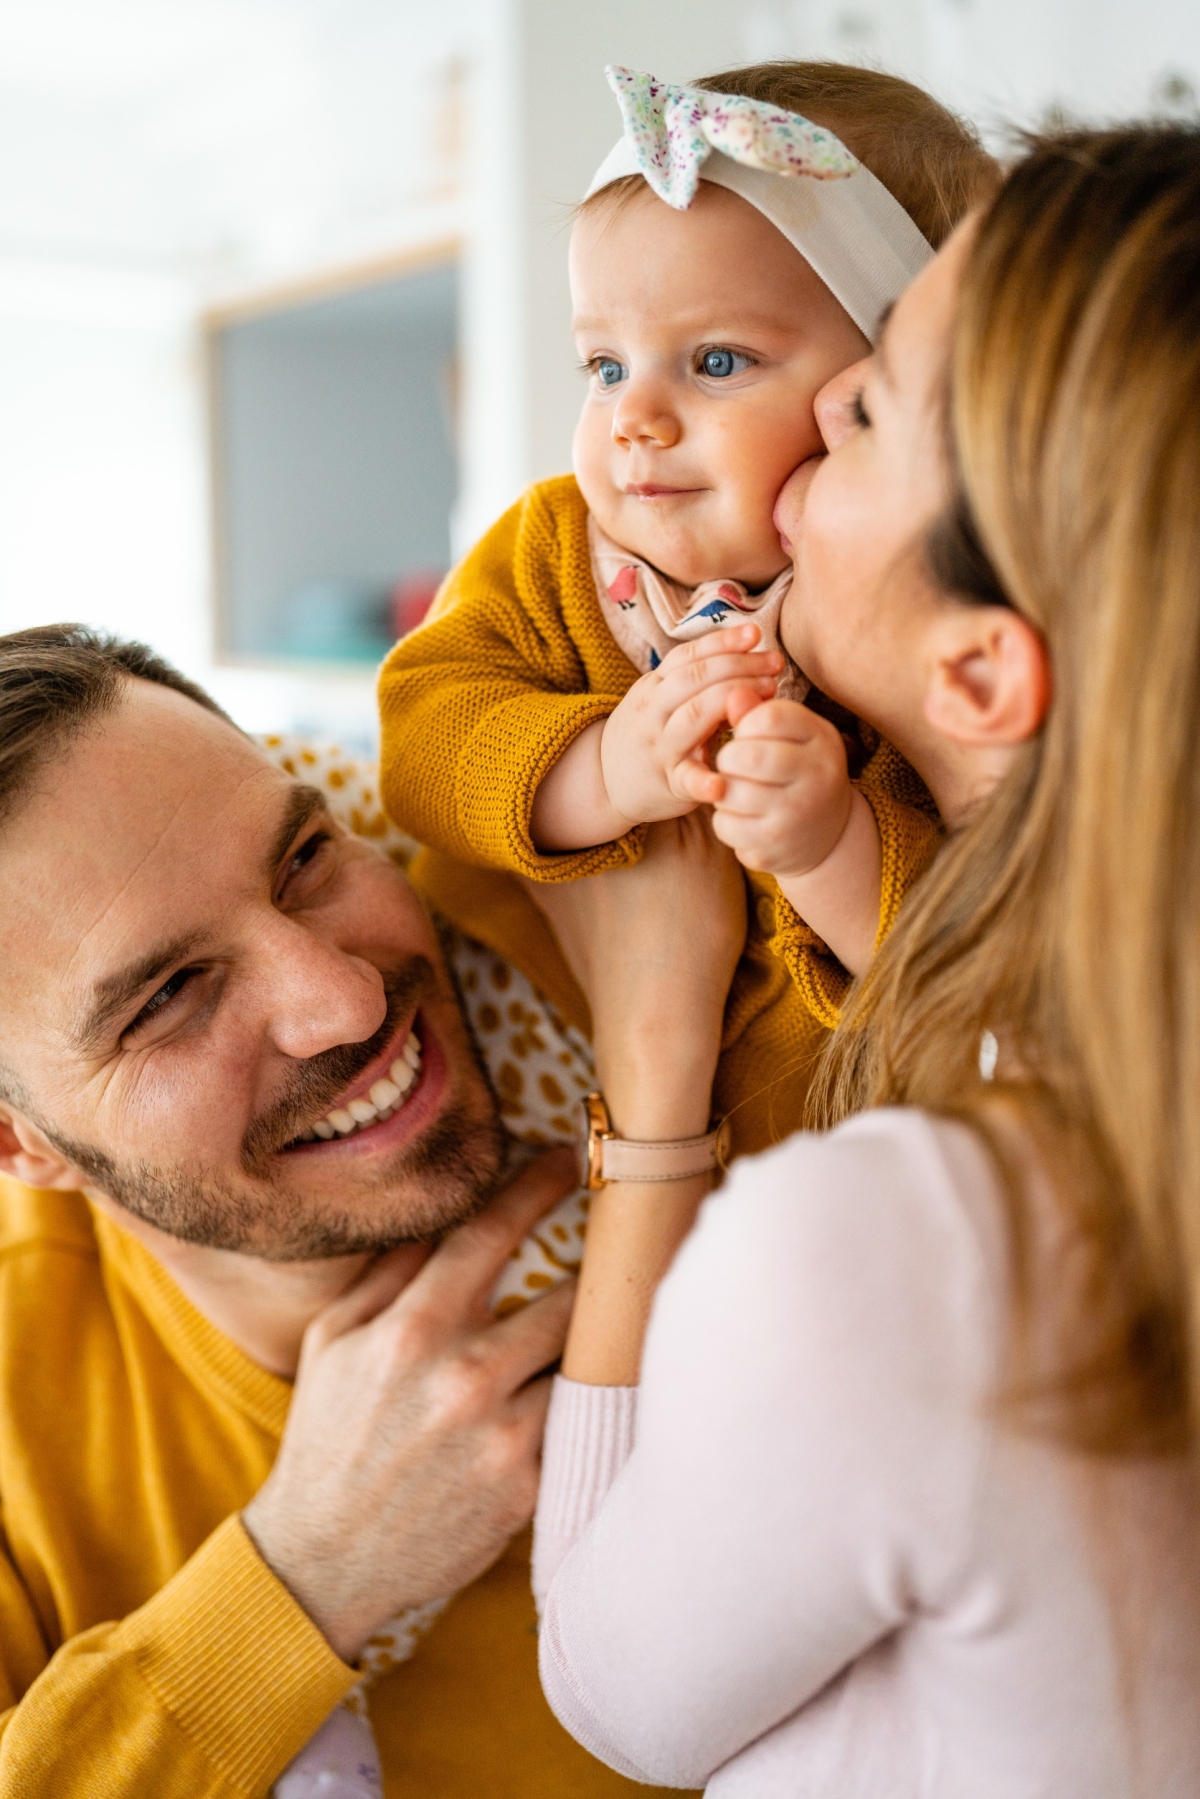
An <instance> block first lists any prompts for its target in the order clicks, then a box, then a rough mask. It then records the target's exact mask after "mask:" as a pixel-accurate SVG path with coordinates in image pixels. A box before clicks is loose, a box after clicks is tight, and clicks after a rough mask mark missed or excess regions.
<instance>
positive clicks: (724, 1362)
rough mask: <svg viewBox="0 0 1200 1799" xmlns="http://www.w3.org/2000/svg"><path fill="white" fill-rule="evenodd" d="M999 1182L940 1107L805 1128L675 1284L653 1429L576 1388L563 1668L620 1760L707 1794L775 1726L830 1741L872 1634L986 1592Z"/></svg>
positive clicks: (559, 1625) (584, 1725) (547, 1652)
mask: <svg viewBox="0 0 1200 1799" xmlns="http://www.w3.org/2000/svg"><path fill="white" fill-rule="evenodd" d="M994 1186H995V1183H994V1177H993V1176H992V1173H991V1170H990V1165H989V1164H988V1162H987V1159H986V1157H985V1156H984V1154H983V1152H982V1151H981V1150H980V1148H979V1147H978V1145H977V1144H975V1143H974V1142H973V1140H971V1139H969V1138H968V1136H967V1133H966V1132H964V1131H963V1130H962V1128H961V1127H959V1126H936V1127H935V1126H931V1125H930V1123H929V1122H928V1120H926V1119H924V1118H922V1117H921V1116H920V1115H919V1114H916V1113H897V1112H891V1113H878V1114H874V1115H868V1116H867V1117H866V1118H862V1119H857V1120H855V1121H853V1122H852V1123H851V1124H850V1125H848V1126H846V1127H844V1128H843V1129H842V1130H841V1131H839V1132H837V1133H836V1134H834V1135H833V1136H830V1137H826V1138H820V1137H809V1136H798V1137H794V1138H792V1139H791V1140H790V1141H789V1142H788V1143H786V1144H784V1145H782V1146H780V1147H779V1148H778V1149H775V1150H772V1151H770V1152H768V1154H766V1155H765V1156H761V1157H757V1158H755V1159H754V1160H753V1161H749V1160H747V1161H743V1162H740V1163H739V1164H738V1167H737V1168H736V1169H735V1171H734V1173H733V1175H732V1176H731V1178H730V1181H729V1183H728V1185H727V1187H726V1188H725V1190H724V1191H723V1192H722V1193H721V1194H719V1195H717V1196H715V1197H714V1198H713V1199H712V1200H711V1201H710V1203H709V1204H708V1205H707V1206H706V1207H705V1208H704V1211H703V1214H702V1216H701V1219H700V1222H699V1224H698V1225H697V1227H696V1229H695V1230H694V1231H693V1232H692V1233H691V1235H690V1237H689V1239H688V1241H687V1243H686V1244H685V1245H684V1246H683V1248H682V1249H681V1250H680V1252H679V1255H678V1258H677V1260H676V1262H675V1265H674V1266H673V1267H672V1269H671V1270H670V1273H669V1274H668V1276H667V1278H666V1280H665V1281H664V1282H663V1285H662V1288H661V1290H660V1293H659V1297H658V1301H657V1303H656V1305H655V1309H654V1316H653V1320H652V1322H651V1326H650V1330H649V1333H648V1337H647V1341H646V1346H645V1356H644V1367H643V1374H642V1385H641V1389H640V1393H639V1395H638V1399H637V1408H638V1409H637V1417H636V1445H634V1444H633V1443H632V1436H633V1430H632V1426H631V1423H630V1421H628V1420H623V1419H622V1417H621V1415H620V1413H621V1408H620V1405H619V1403H617V1400H618V1399H619V1396H614V1395H611V1394H609V1395H605V1393H604V1390H602V1389H595V1388H585V1387H580V1386H575V1385H572V1383H570V1382H561V1383H560V1385H559V1389H558V1391H557V1393H556V1395H555V1402H554V1403H555V1407H556V1408H557V1410H558V1417H557V1418H556V1419H555V1420H554V1424H553V1429H552V1431H551V1432H550V1433H549V1434H548V1436H547V1443H546V1451H545V1461H544V1474H543V1497H542V1500H541V1501H540V1502H539V1517H540V1518H549V1519H550V1520H551V1522H552V1524H554V1525H555V1526H556V1528H557V1533H558V1541H559V1552H560V1566H559V1567H558V1571H557V1573H556V1575H555V1576H554V1578H553V1580H552V1582H551V1585H550V1589H549V1594H548V1597H547V1599H546V1604H545V1607H544V1615H543V1627H542V1633H541V1650H540V1659H541V1670H542V1683H543V1686H544V1688H545V1691H546V1695H547V1697H548V1699H549V1701H550V1704H551V1706H552V1708H553V1709H554V1711H555V1712H556V1714H557V1715H558V1717H559V1719H560V1721H561V1722H562V1723H563V1724H564V1725H565V1726H566V1728H567V1729H568V1730H570V1731H571V1733H572V1734H573V1735H574V1736H575V1737H576V1738H577V1739H578V1740H579V1741H580V1742H581V1743H583V1744H584V1746H585V1747H586V1748H587V1749H589V1750H590V1751H591V1752H592V1754H594V1755H596V1756H598V1757H599V1758H600V1759H601V1760H602V1761H605V1762H607V1763H608V1764H609V1765H610V1766H612V1767H614V1768H616V1769H618V1770H619V1771H620V1772H622V1773H625V1774H627V1775H630V1776H631V1777H633V1778H635V1779H641V1780H645V1781H652V1782H657V1783H658V1784H661V1785H667V1786H683V1787H699V1786H704V1785H706V1783H707V1782H708V1781H709V1780H710V1779H711V1778H712V1776H713V1774H714V1772H715V1771H716V1769H717V1768H719V1767H721V1766H722V1765H723V1764H724V1763H725V1762H727V1761H728V1760H729V1759H730V1757H732V1756H734V1755H737V1754H739V1753H741V1752H742V1751H744V1750H747V1748H748V1746H749V1745H752V1744H753V1745H756V1747H755V1748H751V1749H749V1755H750V1757H753V1756H754V1755H755V1754H757V1753H758V1752H759V1749H760V1748H761V1750H762V1752H763V1754H764V1756H765V1757H766V1759H767V1761H768V1763H770V1757H771V1755H772V1753H774V1751H773V1749H772V1746H771V1739H770V1738H769V1737H767V1741H766V1742H765V1743H763V1744H759V1739H760V1738H763V1737H764V1736H766V1733H769V1732H771V1731H772V1730H774V1729H775V1728H777V1727H780V1726H783V1727H784V1728H786V1729H797V1730H799V1731H801V1732H802V1733H803V1732H806V1731H807V1729H808V1728H809V1725H808V1721H807V1719H806V1716H805V1708H806V1707H808V1705H809V1704H810V1703H812V1702H815V1706H814V1710H815V1711H816V1712H818V1713H819V1711H820V1707H821V1705H822V1704H823V1703H824V1700H823V1698H822V1697H821V1696H822V1694H823V1692H824V1690H825V1689H827V1688H828V1687H829V1684H830V1683H831V1682H833V1681H835V1680H836V1679H837V1677H838V1676H839V1675H840V1674H842V1673H843V1672H845V1671H846V1670H847V1669H849V1668H850V1666H851V1665H852V1664H853V1663H854V1662H855V1661H856V1660H857V1659H858V1658H859V1657H860V1656H862V1655H864V1654H865V1653H866V1652H867V1651H868V1650H869V1649H870V1648H871V1647H872V1645H874V1644H876V1643H878V1642H880V1641H882V1640H883V1639H884V1638H886V1637H887V1636H889V1635H890V1634H891V1633H892V1632H894V1631H896V1630H898V1629H901V1628H903V1627H904V1625H905V1624H906V1623H907V1622H908V1621H909V1620H910V1619H911V1618H912V1617H913V1616H915V1615H917V1614H920V1613H922V1612H929V1613H931V1614H932V1613H936V1612H938V1611H940V1610H942V1609H943V1608H945V1607H946V1606H947V1605H949V1604H950V1603H952V1601H953V1596H954V1595H956V1594H961V1593H962V1591H963V1586H962V1583H963V1581H964V1579H965V1577H966V1570H967V1568H968V1567H969V1566H970V1562H971V1557H972V1556H973V1554H974V1553H975V1548H976V1536H975V1533H976V1530H977V1528H978V1521H979V1511H978V1502H979V1485H978V1483H979V1480H980V1478H981V1471H982V1469H983V1468H984V1466H985V1465H986V1453H987V1448H988V1443H989V1440H990V1438H989V1433H990V1429H991V1422H990V1419H989V1416H988V1414H987V1412H986V1410H985V1407H984V1405H983V1399H984V1397H985V1395H986V1394H987V1393H988V1392H989V1391H991V1389H992V1386H993V1383H994V1380H995V1378H996V1369H997V1366H998V1356H997V1353H996V1342H997V1316H998V1307H997V1294H998V1292H999V1291H1000V1289H1001V1284H1002V1283H1001V1281H1000V1279H999V1278H997V1271H996V1269H994V1268H991V1267H989V1266H988V1260H987V1256H986V1255H985V1254H983V1253H981V1250H982V1248H983V1245H982V1243H981V1238H980V1235H979V1234H978V1232H977V1230H976V1229H975V1225H974V1220H973V1217H972V1209H973V1208H972V1206H971V1204H968V1203H964V1199H963V1194H964V1191H965V1190H966V1189H968V1188H971V1187H973V1188H974V1189H975V1192H976V1195H978V1194H979V1193H980V1191H981V1190H982V1194H983V1198H984V1201H985V1203H986V1202H989V1201H991V1197H992V1195H993V1194H994ZM622 1429H624V1442H623V1443H621V1442H620V1441H618V1439H619V1438H620V1436H621V1433H622ZM621 1448H623V1449H624V1455H623V1456H622V1457H621V1460H622V1462H623V1466H620V1467H619V1468H618V1467H614V1463H616V1461H617V1454H616V1453H615V1452H616V1451H619V1450H620V1449H621ZM630 1450H632V1453H630ZM594 1470H599V1471H601V1472H607V1474H608V1475H609V1479H610V1487H609V1491H608V1493H607V1497H603V1496H602V1497H603V1503H602V1504H599V1503H595V1504H591V1505H590V1511H591V1513H592V1514H593V1515H591V1516H590V1518H589V1516H588V1512H589V1502H590V1500H591V1498H592V1497H593V1496H594V1491H595V1489H596V1488H598V1487H599V1486H600V1484H601V1482H600V1480H599V1478H597V1476H596V1474H595V1473H594ZM589 1483H590V1488H589ZM572 1543H573V1546H572ZM832 1703H834V1704H836V1696H835V1698H834V1700H833V1701H832ZM789 1721H790V1722H789ZM812 1727H813V1728H815V1730H816V1735H817V1739H818V1741H819V1740H820V1737H821V1730H820V1725H819V1723H818V1722H817V1719H816V1718H815V1717H814V1719H813V1720H812ZM800 1740H801V1742H807V1741H811V1738H810V1737H809V1736H807V1735H802V1737H801V1739H800ZM787 1753H788V1754H789V1755H790V1754H794V1753H795V1752H794V1751H792V1750H789V1751H787ZM800 1753H801V1755H802V1754H803V1751H802V1750H801V1752H800ZM770 1765H771V1766H772V1768H773V1769H774V1775H773V1778H774V1779H775V1780H777V1779H778V1764H777V1763H771V1764H770ZM796 1765H797V1766H798V1767H799V1766H801V1765H806V1764H802V1763H797V1764H796ZM762 1784H763V1790H767V1787H768V1786H769V1785H771V1779H770V1778H769V1777H768V1775H767V1773H766V1770H763V1771H762ZM794 1784H795V1785H796V1787H797V1790H799V1789H800V1787H804V1790H808V1789H807V1785H806V1783H805V1781H804V1780H803V1779H800V1778H797V1780H796V1781H795V1783H794ZM818 1784H819V1783H818ZM743 1789H744V1790H745V1791H747V1792H750V1791H756V1790H758V1789H757V1787H756V1786H755V1785H754V1780H753V1773H752V1771H747V1772H743V1774H742V1786H741V1788H739V1790H743ZM771 1790H774V1787H773V1785H772V1786H771ZM814 1790H815V1789H814ZM821 1790H822V1791H823V1790H824V1787H823V1786H822V1788H821Z"/></svg>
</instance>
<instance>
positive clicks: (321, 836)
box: [287, 831, 332, 875]
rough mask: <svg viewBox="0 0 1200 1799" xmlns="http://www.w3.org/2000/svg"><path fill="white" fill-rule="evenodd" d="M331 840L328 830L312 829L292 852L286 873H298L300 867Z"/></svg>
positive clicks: (304, 865) (303, 866) (304, 866)
mask: <svg viewBox="0 0 1200 1799" xmlns="http://www.w3.org/2000/svg"><path fill="white" fill-rule="evenodd" d="M331 841H332V839H331V838H330V835H329V833H328V831H314V832H313V834H312V836H311V837H306V838H305V839H304V842H303V843H302V844H301V845H300V847H299V849H298V850H296V851H295V853H294V854H293V856H292V859H291V861H290V862H289V863H288V865H287V873H288V874H289V875H295V874H299V873H300V872H301V870H302V869H305V868H307V867H308V865H309V863H310V862H312V861H313V860H314V858H315V857H316V856H318V855H319V854H320V852H321V851H322V850H323V849H324V848H325V845H326V844H327V843H329V842H331Z"/></svg>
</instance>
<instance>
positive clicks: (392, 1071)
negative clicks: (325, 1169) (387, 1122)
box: [300, 1031, 421, 1143]
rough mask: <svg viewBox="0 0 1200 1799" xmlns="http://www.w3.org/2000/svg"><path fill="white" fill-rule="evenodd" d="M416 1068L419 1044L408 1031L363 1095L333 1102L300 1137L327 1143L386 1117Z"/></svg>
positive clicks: (405, 1092)
mask: <svg viewBox="0 0 1200 1799" xmlns="http://www.w3.org/2000/svg"><path fill="white" fill-rule="evenodd" d="M420 1072H421V1045H420V1042H419V1040H418V1038H417V1035H416V1033H415V1032H414V1031H410V1032H409V1033H408V1037H407V1039H406V1041H405V1044H404V1048H403V1049H402V1050H401V1052H400V1054H399V1055H398V1056H397V1057H396V1060H395V1061H394V1062H393V1063H392V1066H391V1067H390V1068H389V1069H388V1072H387V1074H386V1076H383V1077H381V1078H380V1079H379V1080H377V1081H376V1082H375V1083H374V1085H373V1086H372V1088H371V1090H370V1092H369V1093H368V1094H366V1095H364V1097H363V1098H361V1099H352V1100H351V1101H350V1102H349V1104H348V1105H345V1106H335V1107H334V1108H333V1110H332V1111H331V1112H326V1114H325V1116H324V1118H318V1119H317V1121H316V1123H315V1124H314V1125H313V1127H312V1130H311V1131H305V1133H304V1135H303V1136H302V1137H301V1139H300V1141H301V1142H302V1143H313V1142H315V1141H316V1139H317V1138H318V1137H320V1138H323V1139H324V1141H325V1142H326V1143H328V1142H329V1140H330V1138H332V1137H352V1136H353V1135H354V1133H355V1131H361V1130H365V1129H366V1127H367V1125H369V1124H378V1123H379V1121H380V1119H382V1118H390V1117H391V1116H392V1113H393V1112H398V1111H399V1110H400V1108H401V1106H402V1105H403V1104H404V1102H405V1100H406V1099H407V1098H408V1095H409V1092H410V1091H411V1089H412V1087H413V1085H414V1083H415V1081H416V1078H417V1076H418V1075H419V1074H420Z"/></svg>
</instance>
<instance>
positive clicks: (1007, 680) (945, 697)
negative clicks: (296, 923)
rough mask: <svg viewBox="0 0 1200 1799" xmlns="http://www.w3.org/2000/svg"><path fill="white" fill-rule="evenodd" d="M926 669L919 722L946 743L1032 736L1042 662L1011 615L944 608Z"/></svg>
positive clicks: (990, 609) (1043, 708) (1040, 644)
mask: <svg viewBox="0 0 1200 1799" xmlns="http://www.w3.org/2000/svg"><path fill="white" fill-rule="evenodd" d="M927 667H928V683H927V686H926V692H925V716H926V718H927V719H928V721H929V723H930V724H931V725H932V726H933V728H934V730H935V731H938V732H940V733H941V735H942V736H943V737H948V738H949V739H950V740H951V742H953V743H961V744H966V745H971V746H974V747H976V748H987V747H989V746H990V747H995V748H999V747H1001V746H1012V745H1015V744H1018V743H1025V742H1027V740H1028V739H1029V738H1030V737H1034V736H1036V735H1037V733H1038V731H1040V729H1041V727H1042V724H1043V722H1044V720H1045V717H1046V712H1047V709H1048V707H1049V704H1050V658H1049V655H1048V654H1047V651H1046V645H1045V641H1044V640H1043V638H1042V636H1041V633H1040V632H1038V631H1037V630H1035V628H1034V627H1033V625H1031V624H1030V623H1029V621H1028V619H1025V618H1022V616H1021V614H1020V613H1019V612H1014V611H1013V610H1012V609H1011V608H1010V607H1008V606H972V605H965V604H957V603H952V604H951V605H949V606H947V607H946V608H945V609H944V610H943V611H942V612H941V613H940V615H939V617H938V620H937V622H936V623H935V624H934V626H933V627H932V631H931V636H930V643H929V656H928V662H927Z"/></svg>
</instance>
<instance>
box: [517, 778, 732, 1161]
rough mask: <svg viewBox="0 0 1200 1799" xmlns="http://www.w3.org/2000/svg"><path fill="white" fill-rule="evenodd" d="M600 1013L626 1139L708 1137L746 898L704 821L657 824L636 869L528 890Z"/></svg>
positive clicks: (601, 1041)
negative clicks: (712, 1092) (727, 1004)
mask: <svg viewBox="0 0 1200 1799" xmlns="http://www.w3.org/2000/svg"><path fill="white" fill-rule="evenodd" d="M527 886H528V890H529V892H530V893H531V895H532V897H533V898H534V900H535V901H536V902H537V904H538V905H539V906H540V907H541V909H542V911H543V912H544V913H545V914H546V916H547V918H548V919H549V920H550V923H551V924H552V925H553V927H554V931H555V934H556V935H557V937H558V940H559V943H560V944H561V945H562V948H563V951H564V953H565V955H566V957H567V960H568V961H569V962H570V964H571V967H572V969H573V970H574V973H575V976H576V979H577V980H578V981H579V984H580V986H581V987H582V988H583V990H584V992H585V993H586V994H587V996H588V999H589V1001H590V1003H591V1008H592V1019H593V1025H594V1045H595V1052H596V1073H597V1078H598V1081H599V1083H600V1085H601V1087H602V1088H603V1090H604V1094H605V1097H606V1098H607V1100H608V1105H609V1111H610V1113H611V1114H612V1119H613V1125H614V1128H615V1129H616V1130H617V1131H618V1133H619V1134H620V1135H621V1136H625V1137H638V1138H644V1139H647V1140H653V1139H656V1138H663V1137H688V1136H695V1135H698V1134H700V1133H701V1132H703V1131H705V1130H707V1128H708V1114H709V1106H710V1103H711V1101H710V1094H711V1088H712V1080H713V1074H714V1072H715V1070H716V1064H717V1055H718V1052H719V1050H720V1041H721V1026H722V1022H723V1019H724V1014H725V1001H726V998H727V996H728V993H729V987H730V983H731V982H732V980H733V973H734V969H735V968H736V967H737V962H738V957H739V956H740V954H741V952H742V946H743V944H744V942H745V938H746V890H745V882H744V880H743V877H742V873H741V870H740V868H739V867H738V864H737V861H736V859H735V857H734V856H733V854H732V853H731V852H730V851H729V850H728V849H726V848H725V846H724V845H723V844H721V843H718V842H717V840H716V838H715V837H714V836H713V833H712V829H711V826H710V823H709V819H708V814H707V812H693V813H689V814H688V815H687V816H686V817H685V818H674V819H668V820H665V821H663V822H661V823H659V824H654V825H651V826H650V827H649V829H648V831H647V833H646V846H645V853H644V855H643V857H642V860H641V861H640V862H639V863H637V864H636V865H635V866H634V867H632V868H619V869H611V870H609V871H608V872H607V873H604V874H598V875H592V876H590V877H589V878H588V879H586V880H582V881H568V882H564V883H562V884H561V885H560V884H555V885H553V886H551V885H547V884H543V883H533V882H529V883H527Z"/></svg>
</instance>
